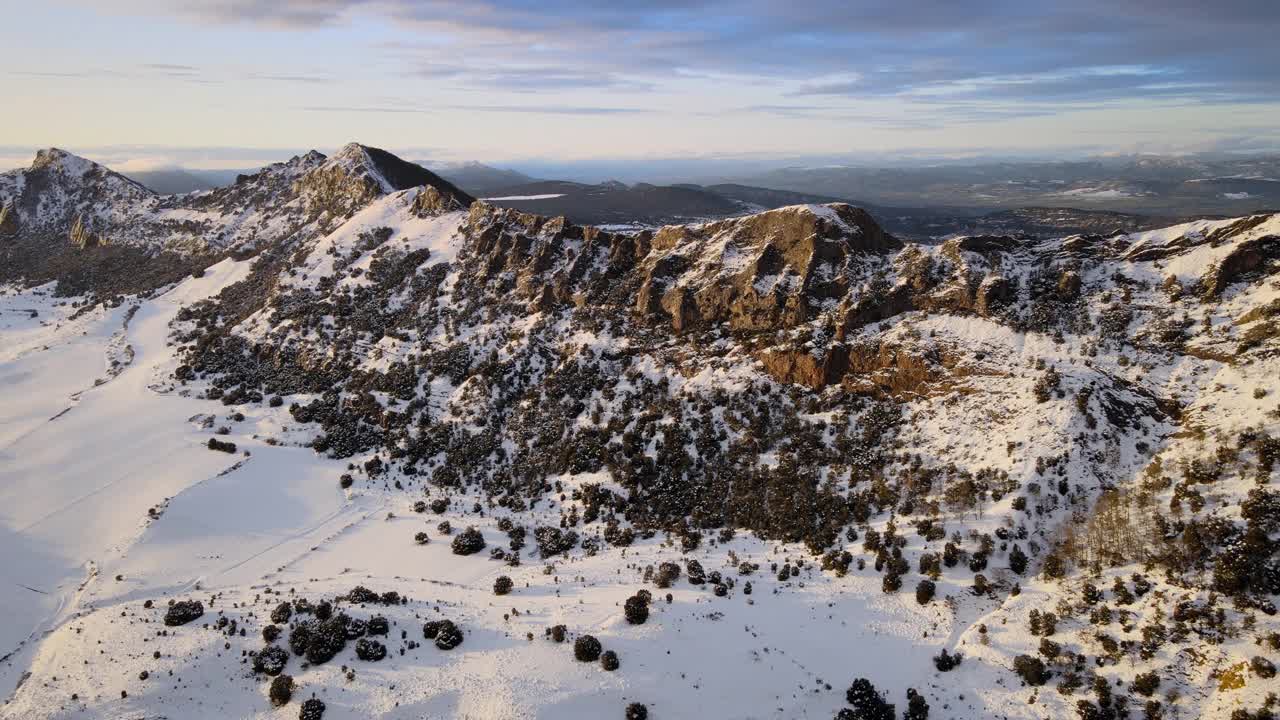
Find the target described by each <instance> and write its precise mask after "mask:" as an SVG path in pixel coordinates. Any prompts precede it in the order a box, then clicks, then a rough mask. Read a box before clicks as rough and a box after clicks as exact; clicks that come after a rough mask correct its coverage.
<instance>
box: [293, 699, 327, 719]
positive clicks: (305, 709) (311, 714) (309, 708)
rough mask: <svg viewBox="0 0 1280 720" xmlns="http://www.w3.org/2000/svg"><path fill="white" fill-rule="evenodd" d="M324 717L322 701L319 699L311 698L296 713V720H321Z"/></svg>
mask: <svg viewBox="0 0 1280 720" xmlns="http://www.w3.org/2000/svg"><path fill="white" fill-rule="evenodd" d="M323 717H324V701H323V700H320V699H319V698H311V699H309V700H307V701H306V702H304V703H302V710H301V712H299V713H298V720H321V718H323Z"/></svg>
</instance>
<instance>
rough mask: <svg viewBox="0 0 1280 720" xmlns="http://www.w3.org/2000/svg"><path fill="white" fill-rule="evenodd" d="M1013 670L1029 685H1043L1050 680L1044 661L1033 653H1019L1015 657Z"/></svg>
mask: <svg viewBox="0 0 1280 720" xmlns="http://www.w3.org/2000/svg"><path fill="white" fill-rule="evenodd" d="M1013 671H1014V672H1015V673H1017V674H1018V677H1020V678H1022V681H1023V682H1025V683H1026V684H1028V685H1033V686H1037V685H1043V684H1045V682H1047V681H1048V680H1049V677H1050V675H1049V671H1048V670H1046V669H1045V666H1044V661H1043V660H1041V659H1040V658H1038V657H1033V656H1031V655H1019V656H1018V657H1016V658H1014V659H1013Z"/></svg>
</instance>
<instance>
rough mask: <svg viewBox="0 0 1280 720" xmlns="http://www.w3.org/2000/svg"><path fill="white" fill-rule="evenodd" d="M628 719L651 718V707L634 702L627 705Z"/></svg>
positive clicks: (641, 719)
mask: <svg viewBox="0 0 1280 720" xmlns="http://www.w3.org/2000/svg"><path fill="white" fill-rule="evenodd" d="M626 720H649V708H648V707H646V706H645V705H643V704H641V703H638V702H633V703H631V704H630V705H628V706H627V713H626Z"/></svg>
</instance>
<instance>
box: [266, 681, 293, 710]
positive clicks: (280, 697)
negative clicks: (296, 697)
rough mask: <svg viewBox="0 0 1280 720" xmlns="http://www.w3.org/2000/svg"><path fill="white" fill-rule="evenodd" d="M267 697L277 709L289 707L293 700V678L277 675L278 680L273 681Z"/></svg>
mask: <svg viewBox="0 0 1280 720" xmlns="http://www.w3.org/2000/svg"><path fill="white" fill-rule="evenodd" d="M267 697H268V698H270V699H271V704H272V705H273V706H275V707H282V706H284V705H288V704H289V700H290V699H292V698H293V678H292V677H291V676H289V675H277V676H276V679H274V680H272V681H271V688H270V689H269V690H268V691H267Z"/></svg>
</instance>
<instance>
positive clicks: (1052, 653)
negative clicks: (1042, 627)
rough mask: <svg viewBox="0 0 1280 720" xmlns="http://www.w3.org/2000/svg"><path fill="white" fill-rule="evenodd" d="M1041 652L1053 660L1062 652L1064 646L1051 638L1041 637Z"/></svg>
mask: <svg viewBox="0 0 1280 720" xmlns="http://www.w3.org/2000/svg"><path fill="white" fill-rule="evenodd" d="M1040 654H1041V655H1043V656H1045V657H1046V658H1048V659H1049V660H1052V659H1054V658H1056V657H1058V656H1059V655H1061V654H1062V646H1061V645H1059V644H1058V643H1056V642H1054V641H1052V640H1050V639H1049V638H1040Z"/></svg>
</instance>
